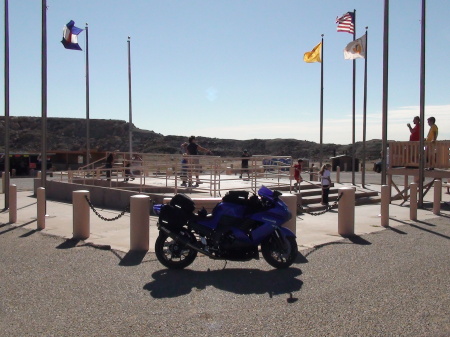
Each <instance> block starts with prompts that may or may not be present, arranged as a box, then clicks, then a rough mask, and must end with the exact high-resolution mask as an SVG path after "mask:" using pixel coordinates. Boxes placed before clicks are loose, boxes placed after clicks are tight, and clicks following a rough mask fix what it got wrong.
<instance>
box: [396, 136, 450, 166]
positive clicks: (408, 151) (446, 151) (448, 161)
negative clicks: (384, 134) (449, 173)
mask: <svg viewBox="0 0 450 337" xmlns="http://www.w3.org/2000/svg"><path fill="white" fill-rule="evenodd" d="M419 149H420V148H419V142H389V166H390V167H413V168H415V167H419ZM424 155H425V167H426V168H429V167H432V168H440V169H449V168H450V141H447V140H445V141H437V142H425V146H424Z"/></svg>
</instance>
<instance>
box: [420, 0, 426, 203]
mask: <svg viewBox="0 0 450 337" xmlns="http://www.w3.org/2000/svg"><path fill="white" fill-rule="evenodd" d="M425 18H426V3H425V0H422V24H421V46H420V120H421V121H422V127H421V128H420V129H421V130H420V132H421V137H420V142H419V202H418V206H419V208H422V207H423V179H424V168H425V158H424V138H423V137H424V130H423V129H424V126H425Z"/></svg>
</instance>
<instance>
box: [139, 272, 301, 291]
mask: <svg viewBox="0 0 450 337" xmlns="http://www.w3.org/2000/svg"><path fill="white" fill-rule="evenodd" d="M301 274H302V271H301V270H300V269H298V268H292V267H291V268H288V269H281V270H277V269H273V270H269V271H264V270H260V269H237V268H236V269H234V268H230V269H220V270H209V269H208V270H207V271H197V270H191V269H183V270H170V269H164V270H158V271H156V272H154V273H153V274H152V277H153V279H154V280H153V281H152V282H149V283H147V284H146V285H145V286H144V289H145V290H148V291H149V292H150V295H151V296H152V297H154V298H171V297H178V296H183V295H186V294H189V293H190V292H191V291H192V290H193V289H196V290H203V289H206V287H207V286H212V287H215V288H217V289H221V290H224V291H228V292H231V293H235V294H240V295H249V294H265V293H267V294H268V295H269V296H270V297H272V296H273V295H282V294H290V295H291V297H292V292H294V291H298V290H300V289H301V287H302V285H303V281H301V280H299V279H297V276H300V275H301Z"/></svg>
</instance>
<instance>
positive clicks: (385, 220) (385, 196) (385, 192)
mask: <svg viewBox="0 0 450 337" xmlns="http://www.w3.org/2000/svg"><path fill="white" fill-rule="evenodd" d="M390 202H391V188H390V186H389V185H382V186H381V226H383V227H388V226H389V204H390Z"/></svg>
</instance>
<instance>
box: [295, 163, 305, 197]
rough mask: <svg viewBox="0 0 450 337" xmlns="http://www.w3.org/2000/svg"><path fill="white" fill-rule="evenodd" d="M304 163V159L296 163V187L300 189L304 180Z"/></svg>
mask: <svg viewBox="0 0 450 337" xmlns="http://www.w3.org/2000/svg"><path fill="white" fill-rule="evenodd" d="M302 165H303V159H299V160H297V164H295V165H294V179H295V181H296V182H295V184H294V187H298V189H299V190H300V183H301V182H302V181H303V178H302V169H303V168H302Z"/></svg>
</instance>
